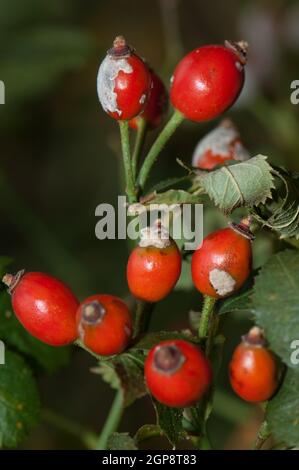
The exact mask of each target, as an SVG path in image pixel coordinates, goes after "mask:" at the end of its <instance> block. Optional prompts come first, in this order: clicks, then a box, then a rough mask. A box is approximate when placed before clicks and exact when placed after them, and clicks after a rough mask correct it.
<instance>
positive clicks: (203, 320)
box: [198, 295, 216, 340]
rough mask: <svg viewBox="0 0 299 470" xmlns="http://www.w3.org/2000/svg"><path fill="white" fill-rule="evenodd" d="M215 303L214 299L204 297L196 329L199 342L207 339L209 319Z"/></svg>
mask: <svg viewBox="0 0 299 470" xmlns="http://www.w3.org/2000/svg"><path fill="white" fill-rule="evenodd" d="M215 302H216V299H214V297H210V296H208V295H205V296H204V303H203V308H202V312H201V317H200V321H199V327H198V337H199V339H200V340H206V339H207V337H208V331H209V325H210V318H211V315H212V313H213V308H214V305H215Z"/></svg>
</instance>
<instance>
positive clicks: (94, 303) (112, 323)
mask: <svg viewBox="0 0 299 470" xmlns="http://www.w3.org/2000/svg"><path fill="white" fill-rule="evenodd" d="M77 324H78V331H79V336H80V338H81V340H82V341H83V343H84V344H85V346H86V347H87V348H89V349H90V350H91V351H93V352H95V353H96V354H100V355H101V356H109V355H112V354H119V353H121V352H122V351H123V350H124V349H125V348H126V347H127V345H128V342H129V340H130V338H131V336H132V318H131V314H130V311H129V309H128V307H127V306H126V304H125V303H124V302H123V301H122V300H121V299H119V298H118V297H115V296H113V295H92V296H91V297H88V298H87V299H85V300H84V301H83V302H82V303H81V304H80V306H79V308H78V311H77Z"/></svg>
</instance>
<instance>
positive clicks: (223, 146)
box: [192, 126, 249, 166]
mask: <svg viewBox="0 0 299 470" xmlns="http://www.w3.org/2000/svg"><path fill="white" fill-rule="evenodd" d="M239 137H240V136H239V133H238V131H237V130H236V129H235V128H234V127H225V126H219V127H216V128H215V129H213V130H212V131H211V132H209V133H208V134H207V135H206V136H205V137H204V138H203V139H201V140H200V141H199V142H198V144H197V146H196V147H195V150H194V153H193V157H192V165H193V166H197V164H198V163H199V162H200V160H201V159H202V158H203V157H204V155H205V154H206V152H207V151H211V152H212V154H213V155H221V156H223V157H227V156H228V155H229V154H230V153H231V151H232V147H231V146H232V144H233V143H234V141H235V140H236V139H239ZM233 150H234V158H235V159H236V160H247V159H248V158H249V153H248V152H247V150H246V149H245V147H244V146H243V145H242V144H241V143H240V142H236V144H235V146H234V149H233Z"/></svg>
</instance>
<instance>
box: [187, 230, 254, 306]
mask: <svg viewBox="0 0 299 470" xmlns="http://www.w3.org/2000/svg"><path fill="white" fill-rule="evenodd" d="M251 260H252V248H251V241H250V240H249V239H248V238H247V237H245V236H244V235H242V234H240V233H238V232H237V231H235V230H233V229H232V228H225V229H221V230H217V231H216V232H213V233H211V234H210V235H208V236H207V237H206V238H205V239H204V240H203V243H202V246H201V247H200V248H198V249H197V250H196V251H195V253H194V254H193V256H192V263H191V271H192V279H193V283H194V285H195V287H196V288H197V289H198V290H199V291H200V292H201V293H202V294H204V295H209V296H211V297H214V298H221V297H226V296H228V295H231V294H233V293H234V292H236V291H237V290H238V289H239V288H240V287H241V286H242V285H243V284H244V282H245V281H246V279H247V278H248V276H249V274H250V270H251Z"/></svg>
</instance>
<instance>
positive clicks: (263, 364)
mask: <svg viewBox="0 0 299 470" xmlns="http://www.w3.org/2000/svg"><path fill="white" fill-rule="evenodd" d="M251 331H252V330H251ZM248 336H250V332H249V335H248ZM248 336H247V337H244V339H243V341H242V342H241V343H240V344H239V346H237V348H236V349H235V351H234V354H233V357H232V360H231V362H230V366H229V374H230V383H231V386H232V388H233V390H234V391H235V393H236V394H237V395H239V397H241V398H242V399H243V400H246V401H250V402H259V401H265V400H268V399H269V398H271V397H272V395H273V394H274V393H275V391H276V389H277V387H278V376H279V374H278V365H277V361H276V358H275V356H274V355H273V354H272V353H271V351H269V350H268V349H267V348H266V347H265V346H264V345H263V344H254V342H251V341H250V338H249V339H248Z"/></svg>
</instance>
